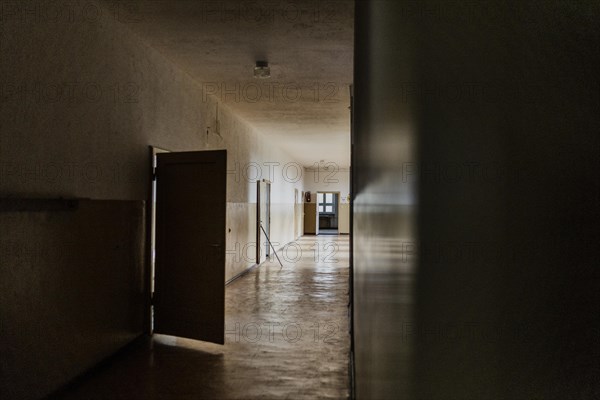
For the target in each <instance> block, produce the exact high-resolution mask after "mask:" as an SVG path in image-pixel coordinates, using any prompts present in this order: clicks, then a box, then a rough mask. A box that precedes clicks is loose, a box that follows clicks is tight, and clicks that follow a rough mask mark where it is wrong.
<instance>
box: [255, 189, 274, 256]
mask: <svg viewBox="0 0 600 400" xmlns="http://www.w3.org/2000/svg"><path fill="white" fill-rule="evenodd" d="M256 184H257V186H256V195H257V197H258V199H257V208H256V264H260V263H262V262H263V261H266V260H267V259H269V258H270V257H271V246H270V244H269V241H270V240H271V181H269V180H266V179H262V180H260V181H258V182H256Z"/></svg>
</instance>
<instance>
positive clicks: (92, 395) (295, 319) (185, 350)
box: [56, 236, 350, 400]
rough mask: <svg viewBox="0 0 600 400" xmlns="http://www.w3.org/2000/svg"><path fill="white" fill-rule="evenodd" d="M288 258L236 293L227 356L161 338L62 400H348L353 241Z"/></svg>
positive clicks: (296, 249)
mask: <svg viewBox="0 0 600 400" xmlns="http://www.w3.org/2000/svg"><path fill="white" fill-rule="evenodd" d="M300 249H301V251H300ZM279 256H280V258H281V260H282V262H283V264H284V266H283V268H281V269H280V266H279V264H278V263H277V260H276V259H274V260H273V261H271V262H268V263H265V264H263V265H262V266H261V267H260V268H256V269H254V270H253V271H251V272H250V273H248V274H247V275H245V276H243V277H242V278H240V279H238V280H236V281H234V282H232V283H231V284H230V285H229V286H227V289H226V291H225V293H226V313H225V315H226V338H225V345H224V346H219V345H214V344H209V343H204V342H198V341H193V340H187V339H181V338H175V337H170V336H160V335H155V336H154V338H152V339H146V340H141V341H140V342H139V343H136V344H134V345H133V346H132V347H131V348H130V349H128V350H127V351H125V352H123V353H122V354H120V355H118V356H117V357H116V358H114V359H113V360H111V361H110V362H107V363H106V364H105V365H103V366H101V367H99V368H97V369H96V370H95V371H94V372H92V373H90V374H89V375H88V376H86V377H84V378H83V379H81V380H79V381H78V382H76V383H74V384H72V385H70V386H69V387H68V388H67V389H65V390H64V391H62V392H61V393H60V394H59V395H57V396H56V398H60V399H140V400H141V399H311V400H312V399H346V398H348V397H349V384H350V383H349V375H348V371H349V352H350V337H349V334H348V328H349V325H348V324H349V320H348V307H347V305H348V278H349V270H348V265H349V264H348V263H349V241H348V237H347V236H346V237H343V236H327V237H315V236H309V237H303V238H301V239H299V240H298V241H296V242H295V245H292V246H290V247H288V250H287V252H286V254H279Z"/></svg>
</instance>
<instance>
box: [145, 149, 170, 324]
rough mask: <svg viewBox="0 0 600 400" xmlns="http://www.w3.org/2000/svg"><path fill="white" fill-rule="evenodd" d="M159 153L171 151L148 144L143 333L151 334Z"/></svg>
mask: <svg viewBox="0 0 600 400" xmlns="http://www.w3.org/2000/svg"><path fill="white" fill-rule="evenodd" d="M159 153H172V151H171V150H167V149H164V148H162V147H158V146H152V145H150V146H148V157H149V160H148V161H149V162H148V165H149V166H150V173H149V174H148V192H147V195H146V243H145V250H144V254H145V255H146V261H145V263H144V265H145V271H144V298H145V302H144V303H145V306H144V307H145V310H144V333H145V334H147V335H152V330H153V321H152V307H153V301H152V295H153V290H152V289H153V286H154V262H153V261H154V260H153V253H152V250H153V248H154V230H155V227H156V207H155V206H154V199H155V193H156V179H155V178H156V174H155V168H156V155H157V154H159Z"/></svg>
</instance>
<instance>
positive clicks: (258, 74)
mask: <svg viewBox="0 0 600 400" xmlns="http://www.w3.org/2000/svg"><path fill="white" fill-rule="evenodd" d="M254 77H255V78H257V79H267V78H270V77H271V68H269V63H268V62H267V61H257V62H256V67H254Z"/></svg>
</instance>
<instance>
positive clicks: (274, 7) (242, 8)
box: [109, 0, 354, 167]
mask: <svg viewBox="0 0 600 400" xmlns="http://www.w3.org/2000/svg"><path fill="white" fill-rule="evenodd" d="M109 3H112V4H114V2H112V1H110V0H109ZM126 4H127V7H130V8H128V9H120V10H119V14H118V15H119V20H120V21H122V22H124V23H127V24H128V26H129V27H130V28H131V29H132V30H133V31H134V32H136V33H137V34H138V35H139V36H140V37H141V38H142V39H143V40H144V41H145V42H146V43H148V45H150V46H152V47H154V48H156V49H157V50H159V51H160V52H161V53H162V54H164V55H165V56H166V57H167V58H169V59H170V60H171V61H172V62H174V63H175V64H176V65H178V66H179V67H180V68H182V69H183V70H184V71H186V72H187V73H189V74H190V75H191V76H192V77H193V78H194V79H195V80H197V81H198V82H199V83H200V84H202V85H203V86H204V88H205V90H206V92H208V93H211V94H212V95H214V96H215V97H216V98H217V100H219V103H220V104H225V105H226V106H227V107H229V108H230V109H231V110H232V111H233V112H234V113H235V114H236V115H238V116H239V117H241V118H242V119H244V120H245V121H246V122H248V123H249V124H250V125H252V126H253V127H254V128H255V129H257V130H258V131H259V132H261V133H263V134H264V135H266V136H267V137H268V138H269V139H271V140H273V141H275V142H276V143H277V144H278V145H279V146H281V147H282V148H283V149H284V150H286V151H287V152H288V153H289V154H290V155H291V156H292V157H294V158H295V159H296V160H297V161H298V162H300V163H302V164H304V165H305V166H311V165H314V163H316V162H319V161H320V160H325V161H326V162H335V163H337V164H339V165H340V167H348V166H349V165H350V110H349V105H350V96H349V85H350V84H351V83H352V79H353V78H352V74H353V70H352V67H353V61H352V60H353V36H354V28H353V25H354V2H353V1H351V0H341V1H315V0H275V1H256V2H254V1H249V0H235V1H231V0H228V1H192V0H168V1H166V0H165V1H162V0H153V1H147V0H135V1H127V2H126ZM258 60H266V61H268V62H269V64H270V67H271V78H270V79H264V80H259V79H255V78H254V77H253V68H254V65H255V62H256V61H258Z"/></svg>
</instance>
